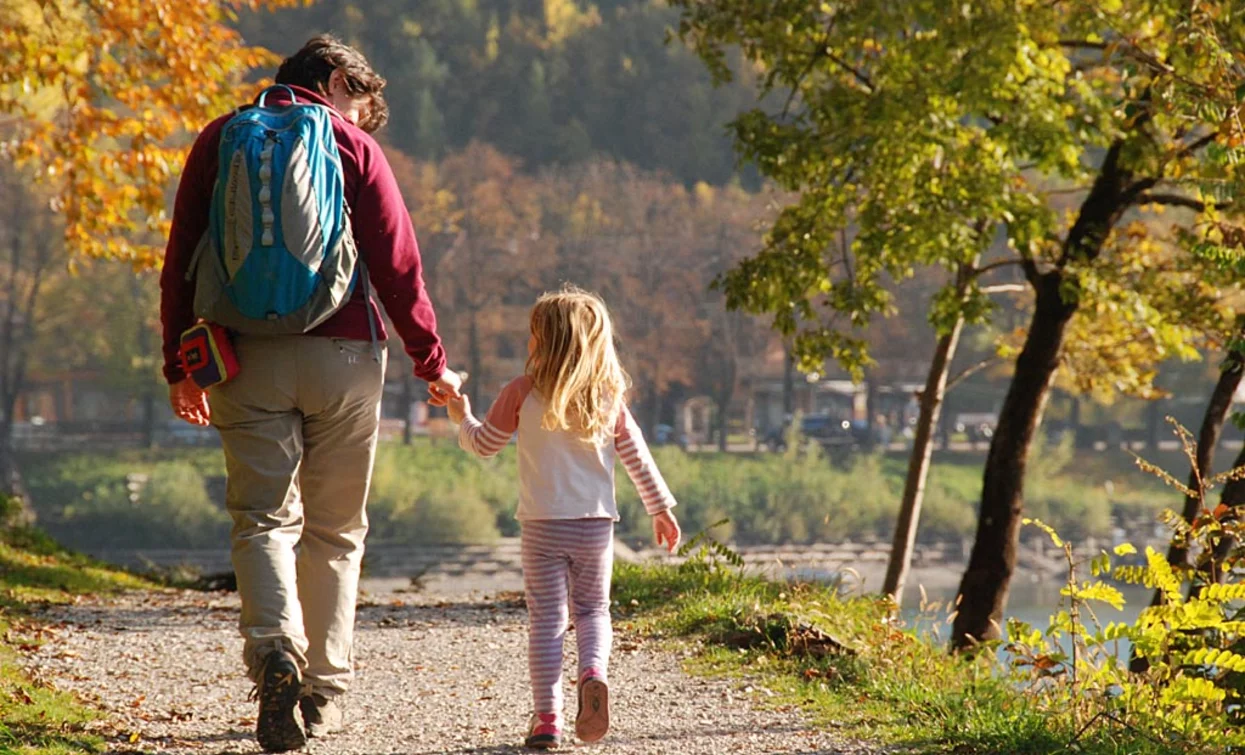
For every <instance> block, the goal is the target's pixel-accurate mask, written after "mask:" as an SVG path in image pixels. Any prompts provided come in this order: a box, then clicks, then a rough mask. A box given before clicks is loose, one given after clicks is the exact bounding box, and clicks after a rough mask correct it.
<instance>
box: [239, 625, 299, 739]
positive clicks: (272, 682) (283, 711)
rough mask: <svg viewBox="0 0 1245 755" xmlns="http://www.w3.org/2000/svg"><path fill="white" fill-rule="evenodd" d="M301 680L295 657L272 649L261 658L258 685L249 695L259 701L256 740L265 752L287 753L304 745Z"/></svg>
mask: <svg viewBox="0 0 1245 755" xmlns="http://www.w3.org/2000/svg"><path fill="white" fill-rule="evenodd" d="M301 688H302V678H301V675H300V674H299V672H298V664H297V663H295V662H294V656H292V655H290V654H289V653H287V652H285V651H284V650H274V651H272V652H271V653H269V654H268V655H267V656H265V657H264V662H263V665H262V666H261V667H260V671H259V683H258V684H257V685H255V691H254V692H252V693H251V696H252V699H256V700H259V715H258V716H257V717H256V719H255V738H256V739H257V740H259V746H260V747H262V748H263V750H264V752H288V751H290V750H297V749H300V748H302V747H303V746H305V745H306V744H307V734H306V732H305V731H304V730H303V717H302V716H300V715H298V698H299V697H300V696H301Z"/></svg>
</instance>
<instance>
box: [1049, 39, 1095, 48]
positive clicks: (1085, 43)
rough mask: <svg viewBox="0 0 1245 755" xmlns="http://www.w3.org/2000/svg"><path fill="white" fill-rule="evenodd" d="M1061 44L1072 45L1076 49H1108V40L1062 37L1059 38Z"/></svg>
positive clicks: (1061, 45) (1064, 45) (1063, 45)
mask: <svg viewBox="0 0 1245 755" xmlns="http://www.w3.org/2000/svg"><path fill="white" fill-rule="evenodd" d="M1059 46H1060V47H1071V48H1073V49H1076V50H1105V49H1107V43H1106V42H1090V41H1089V40H1087V39H1061V40H1059Z"/></svg>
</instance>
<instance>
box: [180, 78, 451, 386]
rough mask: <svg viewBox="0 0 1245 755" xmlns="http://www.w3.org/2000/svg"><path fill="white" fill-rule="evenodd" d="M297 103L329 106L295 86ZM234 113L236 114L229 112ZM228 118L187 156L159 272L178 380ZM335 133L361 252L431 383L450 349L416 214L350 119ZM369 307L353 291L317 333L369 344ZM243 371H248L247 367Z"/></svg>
mask: <svg viewBox="0 0 1245 755" xmlns="http://www.w3.org/2000/svg"><path fill="white" fill-rule="evenodd" d="M292 89H293V90H294V91H295V92H296V93H297V95H298V99H299V101H306V102H314V103H317V104H320V105H328V104H329V103H328V101H327V100H325V99H324V98H323V97H320V96H318V95H316V94H315V93H313V92H311V91H309V90H307V89H303V88H301V87H292ZM268 100H269V101H270V102H273V103H282V102H289V100H290V98H289V95H288V94H287V93H286V92H284V91H282V90H275V91H273V92H272V94H271V95H269V97H268ZM230 115H232V114H230ZM230 115H225V116H222V117H220V118H217V119H216V120H215V121H212V122H211V123H210V124H208V126H207V127H206V128H204V129H203V132H202V133H201V134H199V138H198V139H196V140H195V143H194V146H193V147H192V148H191V150H190V156H189V157H188V158H187V159H186V167H185V170H184V171H183V172H182V178H181V183H180V184H178V187H177V201H176V202H175V204H174V205H173V229H172V231H171V232H170V234H169V245H168V249H167V250H166V251H165V254H164V267H163V269H162V270H161V272H160V320H161V322H162V324H163V326H164V377H165V378H166V379H167V380H168V381H169V382H170V383H176V382H178V381H180V380H182V379H184V378H185V377H186V373H185V371H184V370H183V369H182V365H181V359H180V357H179V355H178V346H179V343H180V340H181V334H182V332H183V331H185V330H186V329H187V328H189V327H190V326H191V325H193V324H194V322H195V316H194V291H195V287H194V283H193V282H187V281H186V269H187V266H188V265H189V264H190V258H191V256H192V255H193V254H194V251H195V247H196V246H197V245H198V243H199V239H200V238H201V237H202V236H203V232H204V231H205V230H207V226H208V208H209V205H210V204H211V201H212V189H213V186H214V185H215V183H216V173H217V164H218V162H219V154H218V153H219V146H220V133H221V128H222V127H223V126H224V125H225V122H226V121H228V120H229V118H230ZM333 133H334V135H335V136H336V137H337V149H338V151H339V152H340V153H341V161H342V172H343V174H344V177H345V184H346V186H345V191H346V194H345V196H346V203H347V204H348V205H349V206H350V210H351V216H350V221H351V224H352V225H353V228H354V238H355V242H356V244H357V246H358V248H359V254H360V255H361V256H362V259H363V261H364V263H366V265H367V271H368V274H369V275H368V277H369V278H370V279H371V282H372V286H373V288H374V289H375V291H376V295H377V297H378V298H379V299H380V301H381V302H382V303H383V304H384V305H385V311H386V312H388V313H389V317H390V319H391V320H393V324H394V327H395V328H396V329H397V331H398V335H400V336H401V337H402V342H403V344H405V346H406V353H407V354H409V355H410V357H411V359H412V360H414V362H415V375H416V376H418V377H420V378H422V379H424V380H428V381H433V380H436V379H438V378H440V377H441V374H442V373H443V372H444V371H445V350H444V349H443V348H442V346H441V339H440V337H438V336H437V316H436V314H435V313H434V312H433V309H432V302H431V301H429V299H428V292H427V290H426V289H425V287H424V279H423V273H422V264H421V262H420V258H419V246H418V244H417V243H416V241H415V229H414V228H413V227H412V226H411V216H410V213H408V212H407V209H406V205H405V203H403V201H402V194H401V193H400V192H399V191H398V184H397V182H396V181H395V180H394V177H393V170H392V169H391V168H390V167H389V161H388V160H386V159H385V154H384V152H382V151H381V148H380V145H379V144H377V143H376V140H375V139H373V138H372V137H371V136H369V135H368V134H367V133H366V132H364V131H363V129H360V128H358V127H357V126H354V125H353V124H350V123H348V122H347V121H346V120H345V119H344V118H334V119H333ZM368 306H369V305H368V304H367V303H365V302H364V297H363V286H361V285H359V286H355V290H354V293H353V295H352V296H351V298H350V300H349V301H347V302H346V304H345V305H343V306H342V308H341V309H340V310H339V311H338V312H336V313H334V314H333V316H332V317H330V318H329V319H328V320H327V321H325V323H324V324H323V325H320V326H319V327H317V328H316V329H315V330H312V331H310V332H309V333H308V335H311V336H322V337H328V338H349V339H353V340H360V341H367V340H370V339H371V332H370V330H369V328H368V312H367V307H368ZM370 306H371V307H372V309H373V313H374V315H375V316H376V326H377V328H378V330H377V336H378V337H379V338H381V339H384V338H386V337H387V336H386V334H385V331H384V324H383V322H382V321H381V319H380V314H379V312H376V308H375V304H374V303H373V304H372V305H370ZM243 369H246V366H245V365H243Z"/></svg>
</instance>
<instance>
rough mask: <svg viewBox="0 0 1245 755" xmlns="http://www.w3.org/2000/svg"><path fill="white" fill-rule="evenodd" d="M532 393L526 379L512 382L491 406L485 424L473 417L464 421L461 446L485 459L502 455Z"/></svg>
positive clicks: (459, 434)
mask: <svg viewBox="0 0 1245 755" xmlns="http://www.w3.org/2000/svg"><path fill="white" fill-rule="evenodd" d="M531 390H532V382H531V380H529V379H528V378H526V377H521V378H518V379H516V380H512V381H510V383H509V384H507V385H506V387H505V388H503V389H502V391H501V394H500V395H499V396H498V397H497V400H496V401H494V402H493V405H492V406H490V407H489V410H488V414H487V415H486V416H485V417H484V421H483V422H481V421H480V420H478V419H476V418H475V417H473V416H471V415H470V414H468V415H467V416H466V417H465V418H464V419H463V424H462V426H461V427H459V428H458V445H459V446H461V447H462V449H463V450H464V451H466V452H468V453H472V454H475V455H476V456H479V457H481V458H485V459H487V458H489V457H490V456H496V455H497V454H499V453H501V450H502V449H503V448H505V447H506V444H507V443H509V442H510V436H512V435H514V433H515V431H516V430H518V429H519V410H520V409H522V408H523V402H524V401H525V400H527V394H528V393H530V392H531Z"/></svg>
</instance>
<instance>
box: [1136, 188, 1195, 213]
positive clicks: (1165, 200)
mask: <svg viewBox="0 0 1245 755" xmlns="http://www.w3.org/2000/svg"><path fill="white" fill-rule="evenodd" d="M1136 203H1137V204H1139V205H1142V204H1160V205H1166V206H1169V207H1187V208H1188V209H1190V210H1195V211H1197V212H1205V211H1206V203H1205V202H1203V201H1202V200H1200V199H1194V198H1193V197H1186V196H1182V195H1180V194H1162V193H1158V194H1150V193H1148V192H1147V193H1142V194H1139V195H1138V196H1137V200H1136Z"/></svg>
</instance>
